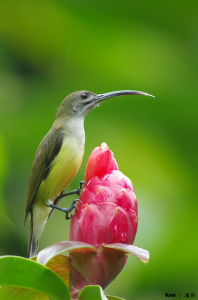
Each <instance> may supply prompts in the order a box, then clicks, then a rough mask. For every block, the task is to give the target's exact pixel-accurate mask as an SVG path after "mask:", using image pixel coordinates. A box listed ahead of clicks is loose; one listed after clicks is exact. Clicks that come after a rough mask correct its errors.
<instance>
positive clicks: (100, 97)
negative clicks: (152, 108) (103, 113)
mask: <svg viewBox="0 0 198 300" xmlns="http://www.w3.org/2000/svg"><path fill="white" fill-rule="evenodd" d="M125 95H143V96H150V97H155V96H153V95H150V94H148V93H145V92H141V91H134V90H122V91H114V92H109V93H105V94H96V96H95V97H94V102H95V103H100V102H102V101H103V100H106V99H109V98H113V97H118V96H125Z"/></svg>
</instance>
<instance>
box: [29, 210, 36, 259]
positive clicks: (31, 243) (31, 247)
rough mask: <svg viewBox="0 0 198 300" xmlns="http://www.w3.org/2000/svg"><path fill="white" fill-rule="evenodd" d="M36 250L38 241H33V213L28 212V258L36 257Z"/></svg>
mask: <svg viewBox="0 0 198 300" xmlns="http://www.w3.org/2000/svg"><path fill="white" fill-rule="evenodd" d="M37 250H38V240H36V241H35V240H34V234H33V213H32V211H31V212H30V237H29V245H28V256H29V257H33V256H36V255H37Z"/></svg>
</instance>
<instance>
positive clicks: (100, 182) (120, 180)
mask: <svg viewBox="0 0 198 300" xmlns="http://www.w3.org/2000/svg"><path fill="white" fill-rule="evenodd" d="M85 178H86V182H87V184H86V185H85V188H84V189H83V191H82V193H81V196H80V203H79V204H78V209H77V210H76V214H75V216H74V217H73V218H72V222H71V229H70V240H73V241H82V242H86V243H89V244H92V245H94V246H99V245H101V244H102V243H126V244H132V243H133V242H134V239H135V235H136V231H137V223H138V221H137V200H136V196H135V193H134V189H133V186H132V183H131V181H130V179H129V178H128V177H126V176H125V175H124V174H123V173H122V172H121V171H119V170H118V165H117V163H116V160H115V158H114V157H113V153H112V152H111V151H110V150H109V149H108V146H107V145H106V144H104V143H103V144H102V145H101V146H100V147H97V148H95V149H94V150H93V152H92V153H91V155H90V158H89V161H88V163H87V168H86V176H85Z"/></svg>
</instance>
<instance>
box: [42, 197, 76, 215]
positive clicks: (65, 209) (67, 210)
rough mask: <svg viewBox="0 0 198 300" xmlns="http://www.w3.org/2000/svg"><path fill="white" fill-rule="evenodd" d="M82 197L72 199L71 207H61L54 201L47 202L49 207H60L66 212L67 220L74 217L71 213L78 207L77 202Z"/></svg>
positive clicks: (59, 208)
mask: <svg viewBox="0 0 198 300" xmlns="http://www.w3.org/2000/svg"><path fill="white" fill-rule="evenodd" d="M79 200H80V199H75V200H74V201H72V204H71V206H70V207H67V208H63V207H60V206H58V205H55V204H53V203H49V204H46V205H47V206H48V207H51V208H53V209H58V210H60V211H62V212H64V213H65V214H66V216H65V218H66V220H69V219H71V218H72V215H71V216H69V213H70V212H71V211H72V210H73V209H75V208H76V202H78V201H79Z"/></svg>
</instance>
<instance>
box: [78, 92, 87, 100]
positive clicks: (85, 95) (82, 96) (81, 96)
mask: <svg viewBox="0 0 198 300" xmlns="http://www.w3.org/2000/svg"><path fill="white" fill-rule="evenodd" d="M88 97H89V94H88V93H82V94H81V95H80V98H81V99H87V98H88Z"/></svg>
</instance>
